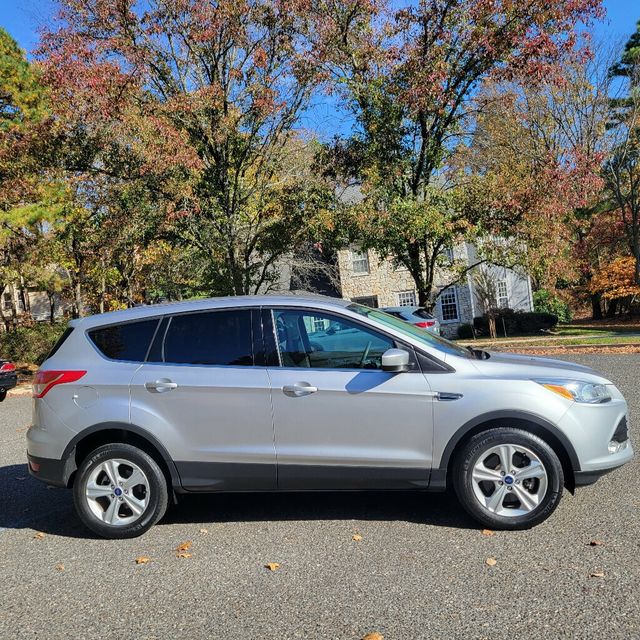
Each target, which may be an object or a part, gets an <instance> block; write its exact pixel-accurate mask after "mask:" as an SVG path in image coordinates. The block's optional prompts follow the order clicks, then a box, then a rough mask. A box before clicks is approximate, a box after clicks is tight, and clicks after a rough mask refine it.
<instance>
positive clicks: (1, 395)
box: [0, 388, 7, 402]
mask: <svg viewBox="0 0 640 640" xmlns="http://www.w3.org/2000/svg"><path fill="white" fill-rule="evenodd" d="M6 397H7V390H6V389H4V388H2V389H0V402H2V401H3V400H4V399H5V398H6Z"/></svg>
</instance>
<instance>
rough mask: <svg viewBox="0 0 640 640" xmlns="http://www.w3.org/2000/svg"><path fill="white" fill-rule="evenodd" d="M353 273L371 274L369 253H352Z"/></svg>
mask: <svg viewBox="0 0 640 640" xmlns="http://www.w3.org/2000/svg"><path fill="white" fill-rule="evenodd" d="M351 266H352V268H353V273H369V253H368V252H367V251H355V250H353V251H351Z"/></svg>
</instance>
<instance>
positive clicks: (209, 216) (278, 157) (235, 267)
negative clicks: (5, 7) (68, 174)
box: [40, 0, 321, 294]
mask: <svg viewBox="0 0 640 640" xmlns="http://www.w3.org/2000/svg"><path fill="white" fill-rule="evenodd" d="M304 8H305V3H303V2H296V1H294V0H291V1H279V2H270V1H267V0H258V1H253V0H223V1H221V2H217V3H208V2H203V1H202V0H152V1H151V2H148V3H134V2H128V1H127V2H119V3H114V2H112V1H111V0H80V1H74V2H71V1H66V0H65V1H63V2H62V3H61V10H60V15H59V18H58V22H57V24H56V25H55V26H54V27H52V28H51V29H49V30H48V31H46V32H45V34H44V36H43V42H42V47H41V49H40V60H41V63H42V66H43V69H44V74H45V78H46V79H47V81H48V83H49V86H50V88H51V91H52V94H53V96H54V98H55V100H54V103H55V105H56V108H57V110H58V113H59V115H60V116H61V117H63V118H64V119H65V120H66V122H67V123H69V124H68V125H67V127H68V130H69V132H71V133H72V134H74V135H79V136H80V137H84V138H88V139H89V140H90V142H91V147H93V148H94V149H95V150H96V152H95V153H89V154H85V155H84V156H82V157H80V158H79V162H78V163H77V168H78V170H79V171H80V172H84V173H85V174H86V175H88V176H96V175H103V176H106V177H107V178H108V179H109V181H110V183H111V184H110V187H113V185H114V184H115V183H117V182H121V183H123V182H131V181H137V182H139V183H143V184H144V185H145V186H146V188H147V189H148V190H149V194H151V195H150V196H149V197H148V198H147V201H154V203H155V206H156V207H157V208H158V210H160V211H161V212H162V219H161V221H160V222H159V227H160V228H159V236H160V237H162V238H164V239H165V240H167V241H169V242H170V243H171V244H172V245H173V246H176V247H177V246H183V247H188V248H189V249H190V250H191V252H192V253H193V255H194V258H195V260H196V261H197V262H199V263H200V262H202V263H204V264H205V265H206V266H205V268H204V270H203V277H204V278H205V285H206V289H207V292H208V293H214V294H245V293H254V292H256V291H258V290H260V289H263V288H264V287H268V286H269V283H270V282H272V281H273V278H274V269H275V265H276V263H277V260H278V259H279V258H280V257H281V256H283V255H284V254H286V252H287V251H289V250H290V249H291V247H292V246H293V244H294V243H295V242H296V240H297V238H298V237H299V234H300V233H301V231H302V230H303V229H304V227H305V224H306V222H307V220H308V218H309V217H310V216H312V215H313V213H314V210H313V207H314V206H315V205H316V201H317V200H319V199H321V195H320V193H319V190H318V189H317V183H316V182H314V181H313V180H311V179H310V176H309V173H308V166H309V163H308V162H307V161H306V160H305V159H304V155H305V147H306V144H305V143H304V142H303V141H302V139H301V138H300V136H299V135H298V134H297V132H296V130H295V126H296V123H297V119H298V116H299V114H300V113H301V111H302V110H303V109H304V108H305V106H306V105H307V104H308V101H309V98H310V96H311V93H312V91H313V89H314V87H315V85H316V81H317V78H316V75H315V74H314V70H313V67H312V66H311V65H310V64H309V63H308V59H307V56H306V55H305V49H304V46H303V43H302V38H303V36H304V33H305V20H304ZM125 288H126V285H125Z"/></svg>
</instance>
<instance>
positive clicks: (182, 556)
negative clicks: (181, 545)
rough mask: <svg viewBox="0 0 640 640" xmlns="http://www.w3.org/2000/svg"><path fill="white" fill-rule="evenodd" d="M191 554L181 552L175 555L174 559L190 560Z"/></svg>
mask: <svg viewBox="0 0 640 640" xmlns="http://www.w3.org/2000/svg"><path fill="white" fill-rule="evenodd" d="M192 555H193V554H191V553H187V552H186V551H181V552H180V553H176V558H190V557H191V556H192Z"/></svg>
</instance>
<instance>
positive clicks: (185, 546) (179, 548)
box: [176, 540, 193, 553]
mask: <svg viewBox="0 0 640 640" xmlns="http://www.w3.org/2000/svg"><path fill="white" fill-rule="evenodd" d="M192 544H193V543H192V542H191V540H187V541H186V542H183V543H182V544H179V545H178V546H177V547H176V551H177V552H178V553H181V552H182V551H189V549H191V545H192Z"/></svg>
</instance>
